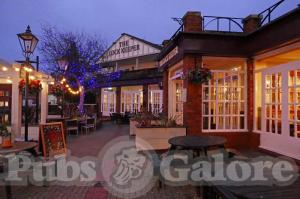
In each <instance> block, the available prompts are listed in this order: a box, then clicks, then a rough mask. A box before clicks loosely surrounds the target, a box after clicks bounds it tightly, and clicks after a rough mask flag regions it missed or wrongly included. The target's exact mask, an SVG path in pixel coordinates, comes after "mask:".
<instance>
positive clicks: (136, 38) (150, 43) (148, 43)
mask: <svg viewBox="0 0 300 199" xmlns="http://www.w3.org/2000/svg"><path fill="white" fill-rule="evenodd" d="M123 36H128V37H132V38H133V39H135V40H138V41H140V42H143V43H145V44H147V45H149V46H151V47H153V48H156V49H158V50H161V49H162V48H163V46H161V45H159V44H155V43H152V42H150V41H147V40H144V39H141V38H139V37H136V36H133V35H131V34H128V33H122V34H121V36H120V37H118V38H117V39H116V40H115V42H113V43H112V44H111V45H110V46H109V47H108V48H107V49H106V50H105V51H104V52H103V53H102V55H101V56H100V59H101V58H102V57H103V55H105V53H107V52H108V51H109V49H110V48H111V47H113V45H115V44H116V41H118V40H119V39H121V38H122V37H123ZM100 59H99V60H100Z"/></svg>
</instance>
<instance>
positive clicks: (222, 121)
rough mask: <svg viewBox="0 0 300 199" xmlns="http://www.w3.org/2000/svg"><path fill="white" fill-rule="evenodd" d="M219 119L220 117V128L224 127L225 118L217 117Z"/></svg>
mask: <svg viewBox="0 0 300 199" xmlns="http://www.w3.org/2000/svg"><path fill="white" fill-rule="evenodd" d="M217 119H218V129H224V118H223V117H217Z"/></svg>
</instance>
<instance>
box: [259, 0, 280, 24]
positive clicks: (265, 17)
mask: <svg viewBox="0 0 300 199" xmlns="http://www.w3.org/2000/svg"><path fill="white" fill-rule="evenodd" d="M283 2H285V0H280V1H278V2H277V3H275V4H274V5H272V6H271V7H269V8H267V9H265V10H264V11H262V12H261V13H259V15H260V16H261V17H262V20H261V23H260V25H261V26H263V25H266V24H268V23H270V22H271V21H272V20H273V19H274V18H273V19H272V14H274V10H275V9H276V8H277V7H278V6H279V5H281V4H282V3H283Z"/></svg>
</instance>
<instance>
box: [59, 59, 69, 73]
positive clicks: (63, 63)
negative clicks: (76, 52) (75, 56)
mask: <svg viewBox="0 0 300 199" xmlns="http://www.w3.org/2000/svg"><path fill="white" fill-rule="evenodd" d="M56 63H57V65H58V68H59V70H60V72H61V73H62V74H65V72H66V71H67V69H68V66H69V62H68V58H67V57H66V56H63V57H60V58H58V59H57V60H56Z"/></svg>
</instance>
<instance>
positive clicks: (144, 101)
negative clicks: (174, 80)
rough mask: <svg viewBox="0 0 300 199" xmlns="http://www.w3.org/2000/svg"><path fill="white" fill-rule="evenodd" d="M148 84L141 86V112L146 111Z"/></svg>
mask: <svg viewBox="0 0 300 199" xmlns="http://www.w3.org/2000/svg"><path fill="white" fill-rule="evenodd" d="M148 90H149V88H148V84H144V85H143V110H144V111H145V110H148V98H149V97H148Z"/></svg>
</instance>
